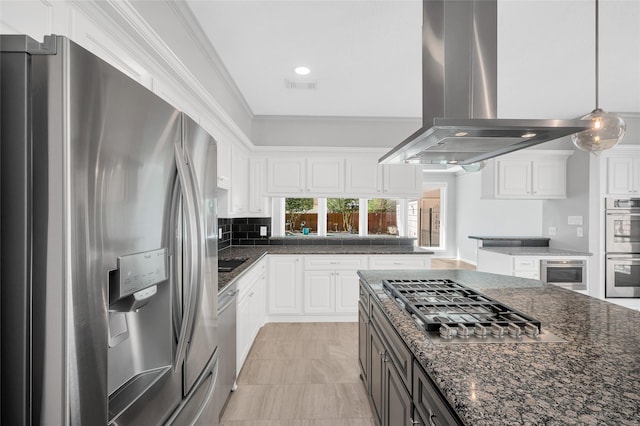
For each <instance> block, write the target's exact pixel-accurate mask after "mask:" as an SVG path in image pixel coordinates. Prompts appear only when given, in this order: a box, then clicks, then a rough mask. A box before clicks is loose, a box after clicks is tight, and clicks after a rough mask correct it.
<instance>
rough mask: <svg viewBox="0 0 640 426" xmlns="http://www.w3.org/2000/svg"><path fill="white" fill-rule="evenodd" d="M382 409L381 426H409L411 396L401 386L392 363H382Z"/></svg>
mask: <svg viewBox="0 0 640 426" xmlns="http://www.w3.org/2000/svg"><path fill="white" fill-rule="evenodd" d="M384 367H385V380H384V382H385V383H384V388H385V392H384V408H383V410H382V411H383V413H384V414H383V416H384V419H383V421H382V424H383V425H388V426H395V425H410V424H411V409H412V403H411V395H410V394H409V391H407V389H406V388H405V387H404V385H403V384H402V380H401V379H400V375H399V374H398V371H397V370H396V368H395V367H394V365H393V363H392V362H390V361H387V362H385V363H384Z"/></svg>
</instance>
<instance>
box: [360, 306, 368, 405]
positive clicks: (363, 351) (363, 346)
mask: <svg viewBox="0 0 640 426" xmlns="http://www.w3.org/2000/svg"><path fill="white" fill-rule="evenodd" d="M368 333H369V316H368V315H367V311H366V309H365V308H364V306H363V305H362V303H358V363H359V364H360V374H361V375H362V381H363V382H364V383H365V386H367V392H368V391H369V388H368V385H369V352H370V350H369V347H368V345H367V343H368V339H369V337H368Z"/></svg>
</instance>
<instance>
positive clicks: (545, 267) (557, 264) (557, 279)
mask: <svg viewBox="0 0 640 426" xmlns="http://www.w3.org/2000/svg"><path fill="white" fill-rule="evenodd" d="M540 280H541V281H543V282H545V283H549V284H555V285H557V286H560V287H565V288H568V289H570V290H586V289H587V261H586V260H581V259H553V260H552V259H542V260H541V261H540Z"/></svg>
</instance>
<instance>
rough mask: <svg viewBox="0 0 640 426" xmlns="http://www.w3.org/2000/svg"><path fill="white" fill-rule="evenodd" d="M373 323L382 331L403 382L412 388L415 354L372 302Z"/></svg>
mask: <svg viewBox="0 0 640 426" xmlns="http://www.w3.org/2000/svg"><path fill="white" fill-rule="evenodd" d="M371 324H373V325H374V326H375V327H376V328H377V329H378V330H379V331H380V333H381V335H382V337H383V338H384V340H385V341H386V345H385V346H386V347H387V352H388V353H389V357H390V359H391V361H392V362H393V364H394V365H395V367H396V369H397V370H398V373H399V375H400V378H401V379H402V382H403V383H404V385H405V386H406V387H407V389H411V367H412V366H411V362H412V360H413V356H412V355H411V352H409V349H408V348H407V346H406V345H405V343H404V341H403V340H402V339H401V338H400V336H398V334H397V333H396V331H395V330H394V329H393V328H392V327H391V325H390V324H389V320H387V317H386V316H385V315H384V313H383V312H382V310H381V309H380V307H379V306H378V305H377V304H375V303H372V304H371Z"/></svg>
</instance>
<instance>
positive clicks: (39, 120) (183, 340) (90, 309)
mask: <svg viewBox="0 0 640 426" xmlns="http://www.w3.org/2000/svg"><path fill="white" fill-rule="evenodd" d="M0 51H1V52H2V53H1V55H2V56H1V58H0V79H1V86H0V90H1V92H0V95H1V105H0V108H1V110H0V115H1V120H2V121H1V122H0V130H1V133H0V136H1V140H0V195H1V201H0V202H1V204H0V208H1V210H0V212H1V213H0V219H1V221H0V233H1V236H2V245H1V247H0V260H1V269H0V270H1V277H2V282H1V288H0V303H1V304H0V309H1V311H0V314H1V339H2V354H1V358H0V362H1V370H2V377H1V378H2V381H1V397H2V398H1V399H2V406H1V407H0V416H1V417H0V419H1V423H2V424H3V425H4V424H6V425H69V424H71V425H100V424H113V425H156V424H175V425H182V424H206V425H217V424H218V419H217V415H218V411H217V407H215V406H214V405H215V403H214V401H215V398H213V393H214V390H215V383H216V377H217V373H218V362H217V356H218V355H217V346H218V318H217V218H216V209H217V206H216V143H215V141H214V140H213V139H212V138H211V136H209V135H208V134H207V133H206V132H205V131H204V130H203V129H202V128H200V127H199V126H198V125H197V124H196V123H195V122H194V121H192V120H191V119H189V118H188V117H187V116H186V115H184V114H182V113H181V112H179V111H177V110H176V109H175V108H173V107H172V106H171V105H169V104H167V103H166V102H164V101H163V100H162V99H160V98H158V97H157V96H156V95H154V94H153V93H152V92H151V91H149V90H147V89H146V88H144V87H143V86H141V85H139V84H138V83H136V82H135V81H133V80H131V79H130V78H128V77H126V76H125V75H124V74H122V73H120V72H119V71H117V70H116V69H114V68H113V67H111V66H110V65H108V64H107V63H105V62H104V61H102V60H100V59H99V58H98V57H96V56H94V55H93V54H91V53H90V52H88V51H86V50H85V49H83V48H81V47H80V46H78V45H76V44H75V43H73V42H72V41H70V40H68V39H67V38H64V37H59V36H50V37H45V39H44V42H43V43H39V42H36V41H34V40H33V39H30V38H28V37H26V36H15V35H2V36H0Z"/></svg>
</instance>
